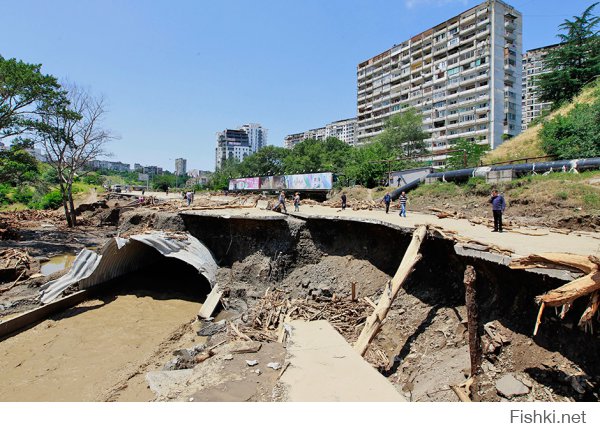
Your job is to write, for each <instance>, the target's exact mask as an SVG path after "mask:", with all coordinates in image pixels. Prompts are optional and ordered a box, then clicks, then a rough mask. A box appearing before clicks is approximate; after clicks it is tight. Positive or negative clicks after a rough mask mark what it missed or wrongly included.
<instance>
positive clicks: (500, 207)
mask: <svg viewBox="0 0 600 432" xmlns="http://www.w3.org/2000/svg"><path fill="white" fill-rule="evenodd" d="M490 204H492V213H493V214H494V229H493V230H492V232H502V213H504V209H505V208H506V201H504V197H503V196H502V195H498V191H497V190H496V189H494V190H493V191H492V196H491V197H490Z"/></svg>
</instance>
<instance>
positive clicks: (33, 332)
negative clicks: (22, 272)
mask: <svg viewBox="0 0 600 432" xmlns="http://www.w3.org/2000/svg"><path fill="white" fill-rule="evenodd" d="M171 271H173V274H178V277H173V274H172V273H171ZM186 272H187V273H186ZM206 290H207V287H206V285H205V281H204V280H203V279H202V278H201V277H199V276H198V275H197V274H195V273H194V270H192V271H191V272H190V270H189V269H186V268H183V267H181V266H179V267H178V266H177V265H175V266H171V267H169V268H162V269H161V266H155V268H153V269H152V270H146V271H140V272H137V273H134V274H131V275H128V276H127V277H124V278H122V279H121V280H119V281H118V282H117V283H113V284H112V286H110V287H107V289H106V291H104V293H105V294H103V295H99V296H97V298H95V299H91V300H88V301H86V302H84V303H81V304H79V305H77V306H75V307H73V308H70V309H68V310H66V311H64V312H62V313H60V314H57V315H55V316H53V317H52V318H51V319H48V320H46V321H44V322H42V323H40V324H38V325H36V326H35V327H32V328H30V329H28V330H26V331H24V332H22V333H19V334H17V335H14V336H12V337H10V338H7V339H5V340H3V341H1V342H0V370H2V380H0V401H102V400H107V399H110V397H111V395H112V394H114V393H115V391H117V390H118V389H119V388H122V387H124V386H128V385H129V383H128V379H129V378H130V377H132V376H136V375H139V374H141V376H143V373H144V370H143V369H144V368H145V365H147V364H148V363H149V362H151V361H152V359H153V358H154V357H156V356H157V355H159V353H158V351H159V350H160V347H161V344H164V343H165V341H167V342H168V341H169V340H172V339H173V338H175V339H177V334H178V332H181V329H183V328H184V327H189V325H190V322H192V321H193V320H194V317H195V315H196V313H197V312H198V310H199V307H200V305H201V302H202V301H203V300H204V298H205V297H206V292H207V291H206ZM163 354H164V353H163ZM167 354H168V353H167ZM134 381H135V382H133V383H132V384H131V385H133V387H134V388H129V389H128V395H129V397H128V399H130V400H140V401H144V400H145V401H147V400H151V399H152V398H153V395H152V394H151V393H150V391H149V390H148V389H147V386H146V383H145V381H144V380H143V379H139V380H134Z"/></svg>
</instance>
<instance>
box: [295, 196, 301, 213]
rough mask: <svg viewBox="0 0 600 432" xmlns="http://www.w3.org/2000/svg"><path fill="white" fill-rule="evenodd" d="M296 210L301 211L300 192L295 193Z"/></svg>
mask: <svg viewBox="0 0 600 432" xmlns="http://www.w3.org/2000/svg"><path fill="white" fill-rule="evenodd" d="M294 211H295V212H297V211H300V194H299V193H298V192H296V193H295V194H294Z"/></svg>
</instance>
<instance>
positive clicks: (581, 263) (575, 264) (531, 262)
mask: <svg viewBox="0 0 600 432" xmlns="http://www.w3.org/2000/svg"><path fill="white" fill-rule="evenodd" d="M509 267H510V268H512V269H528V268H551V269H565V268H566V269H576V270H580V271H582V272H584V273H591V272H592V271H594V270H596V269H598V266H597V264H595V263H594V262H593V258H592V257H586V256H583V255H575V254H569V253H541V254H532V255H529V256H526V257H524V258H519V259H515V260H512V262H511V263H510V265H509Z"/></svg>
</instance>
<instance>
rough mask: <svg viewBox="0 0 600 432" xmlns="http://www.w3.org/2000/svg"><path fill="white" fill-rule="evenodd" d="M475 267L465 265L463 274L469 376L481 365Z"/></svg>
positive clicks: (473, 374) (475, 373) (475, 372)
mask: <svg viewBox="0 0 600 432" xmlns="http://www.w3.org/2000/svg"><path fill="white" fill-rule="evenodd" d="M476 277H477V276H476V274H475V269H474V268H473V266H470V265H469V266H467V268H466V270H465V276H464V280H463V282H464V284H465V304H466V306H467V328H468V331H469V355H470V357H471V376H475V375H477V374H478V373H479V367H480V366H481V357H482V351H481V339H480V338H479V308H478V307H477V300H476V295H475V279H476Z"/></svg>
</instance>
